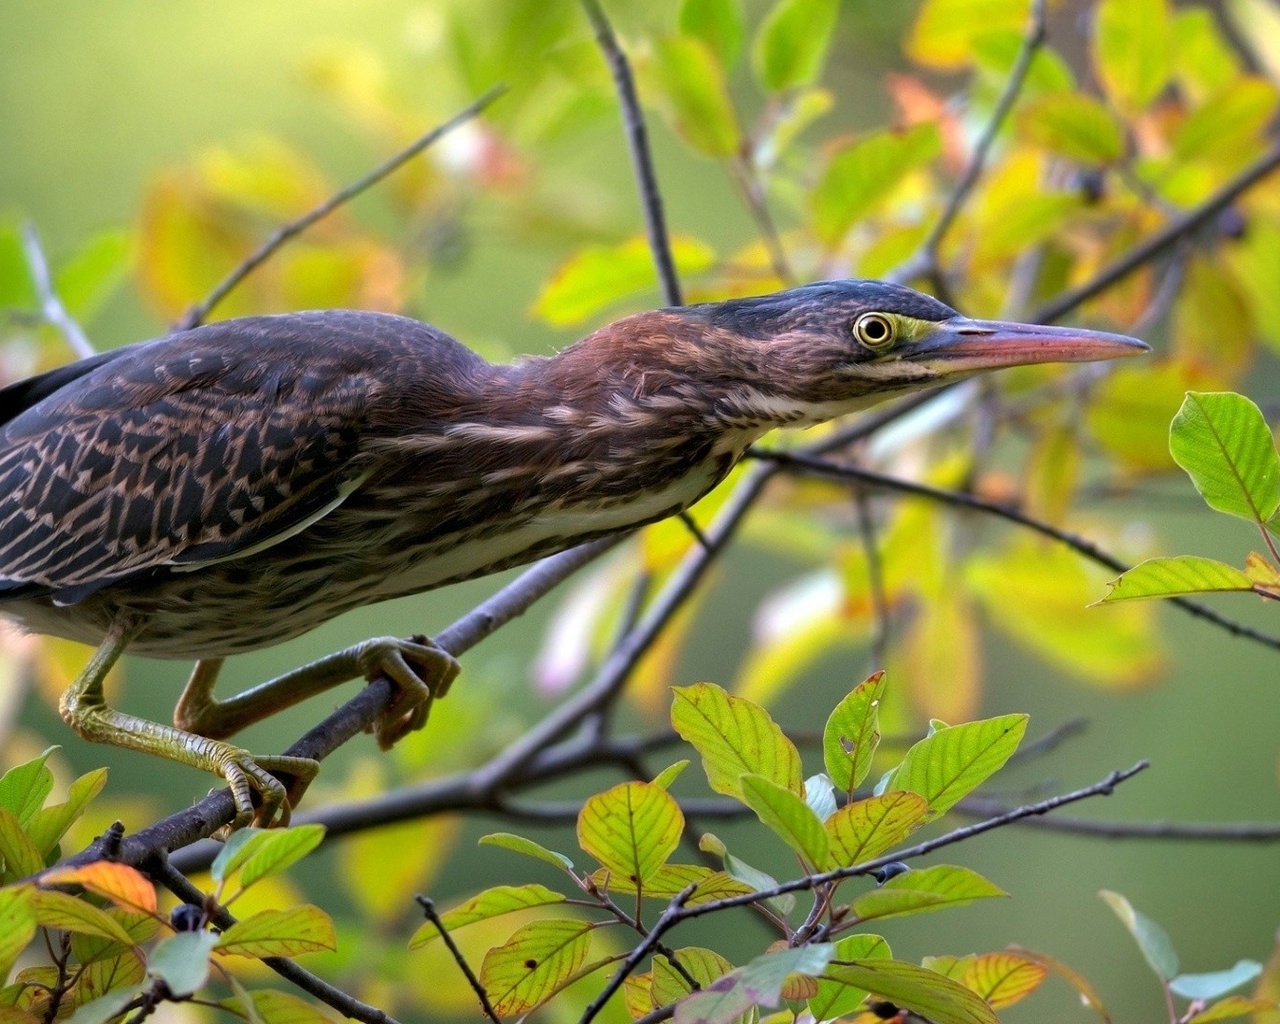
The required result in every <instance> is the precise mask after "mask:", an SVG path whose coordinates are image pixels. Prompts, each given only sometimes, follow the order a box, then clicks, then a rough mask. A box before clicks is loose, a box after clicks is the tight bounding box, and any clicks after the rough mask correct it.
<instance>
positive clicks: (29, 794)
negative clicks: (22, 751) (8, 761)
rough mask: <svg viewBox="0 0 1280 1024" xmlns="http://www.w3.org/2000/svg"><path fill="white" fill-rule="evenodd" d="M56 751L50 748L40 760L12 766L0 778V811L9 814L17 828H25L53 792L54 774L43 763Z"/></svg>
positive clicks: (37, 758)
mask: <svg viewBox="0 0 1280 1024" xmlns="http://www.w3.org/2000/svg"><path fill="white" fill-rule="evenodd" d="M56 749H57V748H56V747H50V748H49V749H48V750H46V751H45V752H44V753H43V754H41V755H40V756H39V757H35V758H32V759H31V760H30V761H24V762H23V763H22V764H18V765H14V766H13V767H12V768H10V769H9V770H8V771H7V772H5V773H4V776H3V777H0V808H3V809H4V810H7V811H11V812H12V813H13V816H14V817H15V818H16V819H17V821H18V825H19V826H20V827H23V828H25V827H26V824H27V822H28V821H29V820H30V818H31V816H32V815H33V814H35V812H36V811H38V810H39V809H40V807H41V806H42V805H43V804H44V802H45V799H46V798H47V797H48V796H49V794H50V793H51V792H53V772H51V771H49V767H48V765H46V764H45V762H46V761H47V760H49V755H50V754H52V753H53V752H54V751H55V750H56Z"/></svg>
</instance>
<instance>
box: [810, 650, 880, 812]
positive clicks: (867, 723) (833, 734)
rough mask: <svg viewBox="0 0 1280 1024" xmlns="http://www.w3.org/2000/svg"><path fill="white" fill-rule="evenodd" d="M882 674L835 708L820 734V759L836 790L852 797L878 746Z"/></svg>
mask: <svg viewBox="0 0 1280 1024" xmlns="http://www.w3.org/2000/svg"><path fill="white" fill-rule="evenodd" d="M884 686H885V683H884V673H883V672H876V673H875V674H874V675H872V676H869V677H868V678H867V679H866V680H865V681H864V682H862V683H859V684H858V685H857V686H855V687H854V688H853V692H852V693H850V694H849V695H848V696H847V697H845V698H844V699H843V700H842V701H840V703H839V704H837V705H836V706H835V710H834V711H832V712H831V717H829V718H828V719H827V724H826V727H825V728H824V729H823V730H822V759H823V761H824V763H825V764H826V768H827V774H828V775H830V776H831V781H832V783H833V784H834V785H835V787H836V788H837V789H839V790H840V791H842V792H843V793H845V794H849V793H852V792H853V791H854V790H855V789H857V788H858V786H859V785H861V783H862V780H863V779H865V778H866V777H867V772H869V771H870V770H871V759H872V757H874V756H875V752H876V747H877V746H878V745H879V743H880V701H881V700H882V699H883V697H884Z"/></svg>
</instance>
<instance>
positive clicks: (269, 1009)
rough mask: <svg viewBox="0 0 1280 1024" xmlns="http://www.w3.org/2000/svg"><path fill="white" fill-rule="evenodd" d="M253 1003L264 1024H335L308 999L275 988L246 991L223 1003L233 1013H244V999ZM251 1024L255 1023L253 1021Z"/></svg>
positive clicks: (254, 1009) (258, 1016) (254, 1010)
mask: <svg viewBox="0 0 1280 1024" xmlns="http://www.w3.org/2000/svg"><path fill="white" fill-rule="evenodd" d="M245 999H248V1000H249V1001H250V1002H251V1003H252V1008H253V1012H254V1013H255V1014H257V1018H258V1020H259V1021H261V1022H262V1024H333V1022H332V1021H331V1020H330V1019H329V1018H328V1017H326V1016H325V1015H324V1014H323V1013H321V1012H320V1011H319V1010H317V1009H316V1008H315V1007H314V1006H312V1005H311V1004H310V1003H308V1002H307V1001H306V1000H303V999H299V998H298V997H297V996H295V995H292V994H290V993H288V992H278V991H276V990H275V989H269V988H268V989H258V990H257V991H254V992H245V993H244V995H243V996H242V997H241V998H240V999H235V998H231V999H224V1000H223V1001H222V1005H223V1006H225V1007H226V1008H227V1009H228V1010H230V1011H231V1012H232V1013H235V1014H240V1015H244V1013H245V1011H246V1007H245V1005H244V1000H245ZM250 1024H253V1022H252V1021H251V1022H250Z"/></svg>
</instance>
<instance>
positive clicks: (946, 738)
mask: <svg viewBox="0 0 1280 1024" xmlns="http://www.w3.org/2000/svg"><path fill="white" fill-rule="evenodd" d="M1026 731H1027V716H1026V715H1001V716H1000V717H999V718H988V719H984V720H983V721H980V722H968V723H966V724H964V725H953V726H947V727H944V728H942V729H939V730H938V731H937V732H935V733H934V734H933V735H932V736H927V737H926V738H925V739H922V740H921V741H920V742H919V743H916V744H915V745H914V746H913V747H912V748H911V749H910V750H908V751H907V756H906V757H904V758H903V759H902V763H901V764H900V765H898V767H897V768H895V769H894V770H893V771H892V772H890V773H889V776H888V778H887V780H886V783H885V785H884V790H883V791H884V792H893V791H895V790H910V791H911V792H913V793H919V794H920V795H921V796H922V797H924V798H925V800H926V801H928V804H929V813H928V816H927V818H926V820H932V819H933V818H936V817H938V816H939V815H941V814H943V813H945V812H946V811H947V810H949V809H950V808H951V807H952V806H953V805H954V804H955V803H956V802H957V801H958V800H960V799H961V798H962V797H964V796H966V795H968V794H969V793H971V792H973V790H975V789H977V788H978V786H980V785H982V783H983V782H985V781H986V780H987V779H988V778H990V777H991V776H992V775H994V774H995V773H996V772H998V771H999V770H1000V768H1001V767H1003V765H1004V763H1005V762H1006V761H1007V760H1009V757H1010V755H1011V754H1012V753H1013V752H1014V751H1015V750H1017V749H1018V744H1019V743H1021V742H1022V736H1023V734H1024V733H1025V732H1026Z"/></svg>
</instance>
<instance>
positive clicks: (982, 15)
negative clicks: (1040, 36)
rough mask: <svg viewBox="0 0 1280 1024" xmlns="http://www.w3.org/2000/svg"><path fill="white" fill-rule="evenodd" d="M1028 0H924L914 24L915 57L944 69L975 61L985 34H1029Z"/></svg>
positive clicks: (910, 49) (910, 46) (911, 44)
mask: <svg viewBox="0 0 1280 1024" xmlns="http://www.w3.org/2000/svg"><path fill="white" fill-rule="evenodd" d="M1027 12H1028V4H1027V0H925V2H924V3H923V4H921V6H920V13H919V14H918V15H917V17H916V22H915V25H914V26H912V30H911V36H910V38H909V39H908V41H907V50H908V52H909V53H910V55H911V58H912V60H916V61H919V62H920V63H921V64H928V65H929V66H930V67H935V68H940V69H942V70H945V71H959V70H961V69H963V68H966V67H968V66H969V65H970V63H972V61H973V57H974V53H975V50H976V47H977V43H978V40H980V39H982V38H984V37H985V36H989V35H994V34H1000V35H1010V34H1016V35H1017V36H1018V37H1019V38H1021V37H1022V36H1023V35H1025V34H1026V27H1027Z"/></svg>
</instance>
